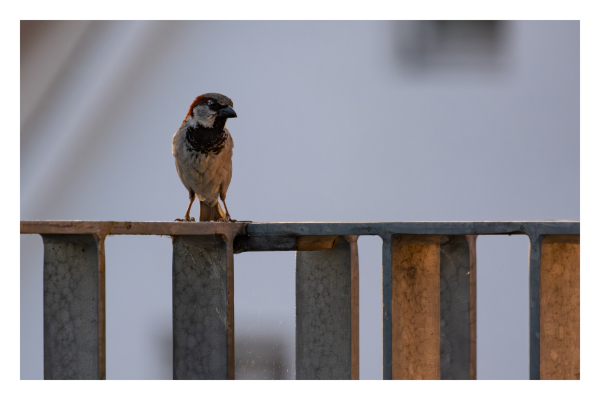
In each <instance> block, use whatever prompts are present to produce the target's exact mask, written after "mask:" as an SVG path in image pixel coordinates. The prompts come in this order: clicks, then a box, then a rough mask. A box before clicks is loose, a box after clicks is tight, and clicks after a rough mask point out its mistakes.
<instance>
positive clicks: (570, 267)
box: [540, 235, 580, 379]
mask: <svg viewBox="0 0 600 400" xmlns="http://www.w3.org/2000/svg"><path fill="white" fill-rule="evenodd" d="M579 247H580V246H579V235H549V236H546V237H545V238H544V240H543V241H542V256H541V270H540V378H541V379H579V373H580V371H579V370H580V358H579V357H580V348H579V346H580V337H579V335H580V333H579V330H580V314H579V304H580V290H579V282H580V280H579Z"/></svg>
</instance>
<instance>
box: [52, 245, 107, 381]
mask: <svg viewBox="0 0 600 400" xmlns="http://www.w3.org/2000/svg"><path fill="white" fill-rule="evenodd" d="M42 238H43V241H44V379H106V355H105V351H106V340H105V314H104V310H105V297H104V296H105V291H104V236H103V235H58V234H44V235H42Z"/></svg>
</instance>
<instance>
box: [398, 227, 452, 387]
mask: <svg viewBox="0 0 600 400" xmlns="http://www.w3.org/2000/svg"><path fill="white" fill-rule="evenodd" d="M440 239H441V236H440V235H397V236H396V237H395V238H394V240H393V243H392V378H393V379H440Z"/></svg>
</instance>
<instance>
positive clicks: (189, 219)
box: [175, 215, 196, 222]
mask: <svg viewBox="0 0 600 400" xmlns="http://www.w3.org/2000/svg"><path fill="white" fill-rule="evenodd" d="M194 221H196V219H195V218H194V217H190V216H189V215H186V216H185V218H184V219H181V218H177V219H176V220H175V222H194Z"/></svg>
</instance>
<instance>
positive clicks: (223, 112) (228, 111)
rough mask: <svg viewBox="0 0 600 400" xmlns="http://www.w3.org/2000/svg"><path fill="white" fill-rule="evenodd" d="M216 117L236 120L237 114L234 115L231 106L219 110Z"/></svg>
mask: <svg viewBox="0 0 600 400" xmlns="http://www.w3.org/2000/svg"><path fill="white" fill-rule="evenodd" d="M217 115H218V116H219V117H224V118H237V114H236V113H235V111H234V110H233V108H231V106H227V107H226V108H222V109H220V110H219V111H218V113H217Z"/></svg>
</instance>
